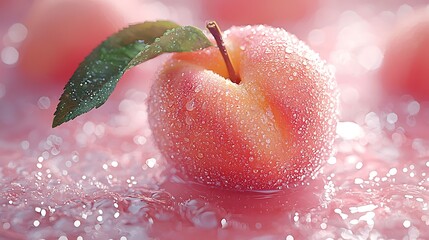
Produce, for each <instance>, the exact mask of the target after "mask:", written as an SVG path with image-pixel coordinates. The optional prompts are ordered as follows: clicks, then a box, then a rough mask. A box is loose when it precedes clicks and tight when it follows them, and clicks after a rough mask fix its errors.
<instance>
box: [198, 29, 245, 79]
mask: <svg viewBox="0 0 429 240" xmlns="http://www.w3.org/2000/svg"><path fill="white" fill-rule="evenodd" d="M206 27H207V29H208V30H209V31H210V33H211V34H212V35H213V37H214V39H215V40H216V44H217V46H218V48H219V51H220V53H221V54H222V57H223V60H224V62H225V64H226V68H227V69H228V74H229V79H230V80H231V82H233V83H236V84H239V83H240V78H239V77H238V75H237V74H236V72H235V70H234V67H233V66H232V62H231V58H230V57H229V55H228V51H227V50H226V47H225V43H224V42H223V39H222V32H221V30H220V28H219V26H218V25H217V23H216V22H215V21H210V22H208V23H207V25H206Z"/></svg>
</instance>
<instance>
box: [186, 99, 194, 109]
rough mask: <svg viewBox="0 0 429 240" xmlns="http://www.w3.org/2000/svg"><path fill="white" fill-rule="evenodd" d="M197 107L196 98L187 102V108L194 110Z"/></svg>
mask: <svg viewBox="0 0 429 240" xmlns="http://www.w3.org/2000/svg"><path fill="white" fill-rule="evenodd" d="M194 109H195V100H194V99H191V100H190V101H189V102H187V103H186V110H188V111H192V110H194Z"/></svg>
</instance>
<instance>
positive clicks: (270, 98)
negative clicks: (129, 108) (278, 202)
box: [148, 26, 338, 190]
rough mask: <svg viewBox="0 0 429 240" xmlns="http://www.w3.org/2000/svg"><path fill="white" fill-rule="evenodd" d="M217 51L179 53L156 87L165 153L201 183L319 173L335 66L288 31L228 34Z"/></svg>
mask: <svg viewBox="0 0 429 240" xmlns="http://www.w3.org/2000/svg"><path fill="white" fill-rule="evenodd" d="M223 38H224V41H225V46H226V49H227V50H228V51H229V54H230V58H231V61H232V65H233V66H234V68H235V70H236V72H237V74H238V77H239V81H238V82H237V83H234V82H232V81H231V80H230V79H229V72H228V70H227V68H226V66H225V62H224V61H223V59H222V55H221V54H220V52H219V50H218V48H216V47H210V48H207V49H205V50H201V51H198V52H191V53H175V54H173V55H172V57H171V59H169V60H168V61H167V62H166V64H165V65H164V67H163V69H162V70H161V72H160V75H159V76H158V78H157V80H156V81H155V83H154V85H153V86H152V89H151V93H150V98H149V103H148V105H149V124H150V125H151V128H152V131H153V135H154V138H155V140H156V142H157V145H158V147H159V149H160V151H161V152H162V153H163V155H164V156H165V157H166V158H167V159H168V160H170V161H171V162H172V163H173V164H174V165H176V166H177V167H178V169H180V170H181V171H182V172H183V173H185V174H186V175H187V176H189V177H190V179H193V180H194V181H196V182H198V183H203V184H207V185H211V186H218V187H222V188H227V189H238V190H263V189H280V188H283V187H289V186H293V185H296V184H302V183H303V180H304V179H308V178H311V177H314V176H315V173H316V172H317V171H316V170H317V169H318V168H319V167H320V166H321V163H322V162H323V161H324V160H326V159H327V158H328V157H329V156H330V154H331V147H332V143H333V140H334V137H335V134H334V133H335V128H336V123H337V118H338V116H337V115H338V114H337V105H338V99H337V97H338V96H337V95H338V91H337V86H336V82H335V81H334V75H333V73H332V71H330V69H329V68H328V66H327V65H326V63H325V62H324V61H322V60H321V59H320V58H319V55H318V54H316V53H315V52H313V51H312V50H311V49H310V48H309V47H308V46H307V45H306V44H305V43H303V42H302V41H300V40H298V39H297V38H296V37H295V36H294V35H291V34H289V33H288V32H286V31H285V30H283V29H277V28H272V27H268V26H247V27H233V28H231V29H230V30H228V31H226V32H225V33H224V36H223Z"/></svg>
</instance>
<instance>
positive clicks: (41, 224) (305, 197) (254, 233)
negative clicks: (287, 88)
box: [0, 1, 429, 240]
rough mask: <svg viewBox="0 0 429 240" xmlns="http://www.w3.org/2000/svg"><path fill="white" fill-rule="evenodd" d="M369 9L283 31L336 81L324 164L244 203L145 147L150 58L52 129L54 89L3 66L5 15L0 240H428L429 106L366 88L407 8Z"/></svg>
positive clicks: (0, 70)
mask: <svg viewBox="0 0 429 240" xmlns="http://www.w3.org/2000/svg"><path fill="white" fill-rule="evenodd" d="M368 2H369V3H365V2H362V1H355V3H352V2H349V3H347V4H345V3H343V1H338V2H336V1H324V2H323V3H322V4H321V6H320V7H319V9H318V10H317V11H316V13H315V14H314V16H312V17H310V18H309V19H308V21H307V22H305V23H302V24H301V25H302V26H303V27H302V28H300V29H299V31H297V32H294V33H296V34H297V35H298V36H300V37H301V39H303V40H305V41H307V42H308V43H309V45H310V46H312V47H313V48H314V49H315V50H316V51H318V52H320V53H321V56H322V57H324V58H326V59H327V60H328V62H330V63H332V64H333V66H334V67H335V69H336V72H337V80H338V82H339V86H340V90H341V98H340V100H341V111H342V112H341V121H340V123H339V125H338V127H337V135H338V136H337V138H336V141H335V145H334V148H335V155H334V156H333V157H331V158H330V159H328V160H327V161H326V163H325V164H324V166H323V167H322V169H321V170H320V172H319V174H318V176H317V178H316V179H315V180H313V181H309V182H306V183H305V184H304V185H303V186H299V187H294V188H290V189H285V190H282V191H271V192H270V191H268V192H244V193H243V192H232V191H230V192H229V191H223V190H218V189H211V188H207V187H205V186H200V185H196V184H192V183H189V182H187V181H185V180H184V178H183V177H181V176H179V174H176V172H175V171H174V169H172V167H171V166H169V165H168V164H167V163H166V162H165V160H164V159H163V158H162V157H161V155H160V153H159V151H158V150H157V148H156V147H155V146H154V140H153V136H152V133H151V131H150V129H149V127H148V122H147V105H146V99H147V95H148V87H149V86H150V85H151V82H152V81H153V79H154V77H153V74H154V73H153V72H154V71H155V69H157V68H158V67H159V65H160V62H161V60H162V59H160V60H155V61H151V62H148V63H147V64H146V65H144V66H142V68H141V69H139V70H138V71H133V72H130V73H129V74H128V75H127V76H126V79H127V80H125V81H124V82H120V83H119V88H118V91H116V92H115V93H114V95H113V96H112V98H111V99H110V100H109V101H108V102H107V103H106V105H105V106H103V107H101V108H100V109H98V110H96V111H93V112H91V113H89V114H86V115H84V116H82V117H79V118H77V119H76V120H74V121H72V122H70V123H67V124H64V125H63V126H61V127H58V128H56V129H51V127H50V125H51V121H52V114H53V112H54V110H55V106H56V104H57V99H58V98H59V96H60V93H61V91H62V87H63V86H61V85H57V84H49V85H47V84H46V85H42V84H39V85H36V83H34V82H32V81H29V80H28V79H26V78H25V77H23V74H22V72H20V71H19V70H18V69H17V67H16V64H14V63H9V61H12V60H13V57H14V50H13V49H15V50H17V51H18V52H19V50H20V48H19V47H20V43H19V42H14V41H9V40H10V34H11V33H10V31H8V29H9V28H10V27H11V26H12V25H13V24H14V23H16V22H20V19H13V20H12V19H11V18H13V16H19V15H22V13H21V14H14V15H10V16H9V18H10V19H7V21H6V20H5V21H4V22H2V23H1V25H0V26H1V27H2V28H1V29H0V33H1V34H2V38H1V39H2V42H1V44H0V48H1V49H0V53H2V55H1V56H2V58H0V60H1V61H0V74H1V75H0V186H1V188H0V239H110V238H112V239H153V238H158V239H288V240H290V239H338V238H342V239H367V238H370V239H379V238H382V239H403V238H405V239H428V238H429V230H428V229H429V192H428V188H429V150H428V149H429V103H428V102H424V101H420V102H419V101H416V100H415V99H414V98H413V97H411V96H402V95H396V96H395V95H393V96H392V95H390V96H389V97H386V96H385V94H384V92H383V90H382V89H381V88H380V87H379V85H378V84H377V82H378V81H379V75H378V74H377V73H378V70H379V67H380V64H381V62H382V60H383V51H384V46H385V42H386V41H387V39H386V36H387V35H388V34H387V33H389V32H391V31H392V29H393V28H394V26H395V25H396V21H398V20H400V19H401V18H402V17H404V16H406V14H409V13H410V12H412V11H414V10H413V9H414V8H417V7H415V6H418V5H419V3H418V1H416V2H415V3H408V4H410V5H407V4H405V3H401V2H400V1H392V2H391V3H390V5H387V6H384V5H381V4H378V5H372V1H368ZM188 3H189V5H182V6H180V7H181V8H182V9H183V8H191V9H192V8H194V7H195V6H194V5H195V4H194V2H192V1H188ZM1 4H3V3H1ZM0 6H1V7H2V10H1V11H4V10H3V9H5V8H3V6H7V5H0ZM14 11H17V12H20V11H18V10H16V9H15V10H14ZM22 11H23V10H22ZM198 11H203V10H198ZM184 12H185V13H188V12H187V11H184ZM198 13H199V12H198ZM178 19H180V18H178ZM200 25H202V24H200ZM8 39H9V40H8ZM12 48H13V49H12ZM5 49H6V50H5ZM5 52H6V53H7V54H6V53H5ZM6 55H7V56H9V57H5V56H6ZM10 56H12V58H10Z"/></svg>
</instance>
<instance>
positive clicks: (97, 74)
mask: <svg viewBox="0 0 429 240" xmlns="http://www.w3.org/2000/svg"><path fill="white" fill-rule="evenodd" d="M209 46H212V43H211V42H210V41H209V40H208V39H207V37H206V36H205V35H204V33H203V32H202V31H201V30H200V29H198V28H195V27H191V26H185V27H181V26H179V25H177V24H175V23H173V22H169V21H156V22H144V23H140V24H136V25H131V26H129V27H127V28H125V29H122V30H121V31H119V32H118V33H116V34H114V35H112V36H110V37H109V38H108V39H107V40H105V41H104V42H103V43H101V44H100V45H99V46H98V47H97V48H95V49H94V50H93V51H92V52H91V53H90V55H88V56H87V57H86V58H85V60H84V61H83V62H82V63H81V64H80V65H79V67H78V68H77V70H76V71H75V72H74V74H73V76H72V77H71V78H70V80H69V82H68V83H67V85H66V86H65V88H64V93H63V94H62V95H61V97H60V102H59V103H58V106H57V109H56V111H55V114H54V115H55V117H54V120H53V123H52V127H56V126H59V125H61V124H62V123H65V122H67V121H70V120H72V119H74V118H76V117H77V116H79V115H82V114H84V113H86V112H88V111H90V110H91V109H93V108H98V107H100V106H101V105H103V104H104V103H105V102H106V100H107V99H108V97H109V96H110V95H111V94H112V92H113V90H114V88H115V87H116V84H117V82H118V81H119V79H120V78H121V77H122V75H123V74H124V73H125V71H126V70H128V69H129V68H131V67H133V66H136V65H138V64H140V63H143V62H145V61H147V60H149V59H152V58H154V57H156V56H159V55H161V54H162V53H167V52H191V51H196V50H200V49H203V48H206V47H209Z"/></svg>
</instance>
